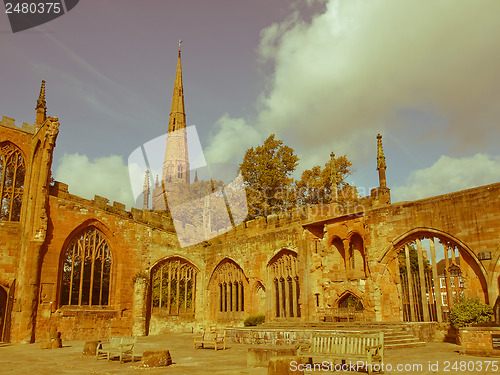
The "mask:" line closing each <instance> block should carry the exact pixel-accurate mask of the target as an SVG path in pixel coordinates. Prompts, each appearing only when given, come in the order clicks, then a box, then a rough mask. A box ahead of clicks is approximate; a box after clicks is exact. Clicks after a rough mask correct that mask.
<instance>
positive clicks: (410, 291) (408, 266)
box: [405, 245, 415, 322]
mask: <svg viewBox="0 0 500 375" xmlns="http://www.w3.org/2000/svg"><path fill="white" fill-rule="evenodd" d="M405 256H406V276H407V278H408V294H409V296H408V298H409V301H410V317H411V321H412V322H414V321H415V301H414V300H413V277H412V276H411V264H410V249H409V247H408V245H405Z"/></svg>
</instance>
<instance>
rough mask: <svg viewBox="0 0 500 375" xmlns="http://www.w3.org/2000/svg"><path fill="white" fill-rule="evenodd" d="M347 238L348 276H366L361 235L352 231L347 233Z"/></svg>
mask: <svg viewBox="0 0 500 375" xmlns="http://www.w3.org/2000/svg"><path fill="white" fill-rule="evenodd" d="M347 239H348V242H349V245H348V246H349V247H348V249H347V251H348V256H347V258H348V262H349V267H348V269H349V278H351V279H359V278H364V277H366V254H365V241H364V239H363V236H361V234H360V233H359V232H357V231H353V232H350V233H349V234H348V236H347Z"/></svg>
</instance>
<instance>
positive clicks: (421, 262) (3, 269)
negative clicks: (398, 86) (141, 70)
mask: <svg viewBox="0 0 500 375" xmlns="http://www.w3.org/2000/svg"><path fill="white" fill-rule="evenodd" d="M46 110H47V107H46V101H45V82H43V83H42V87H41V90H40V95H39V98H38V100H37V103H36V119H35V122H34V124H27V123H23V124H22V125H21V126H19V125H16V124H15V121H14V120H13V119H11V118H9V117H5V116H4V117H3V118H2V121H1V122H0V252H1V257H0V334H1V340H0V341H11V342H25V343H29V342H35V341H37V340H40V339H41V338H42V337H43V335H44V334H45V333H46V332H49V331H52V330H57V331H60V332H61V333H62V337H63V338H64V339H65V340H69V339H98V338H102V337H108V336H110V335H112V334H113V335H117V334H118V335H128V334H134V335H148V334H160V333H162V332H165V331H172V330H179V331H182V330H189V331H191V330H192V329H194V330H197V329H199V328H200V327H203V326H207V325H220V326H239V325H241V324H242V322H243V320H244V319H245V318H246V317H248V316H250V315H255V314H259V313H262V314H265V316H266V321H270V322H273V321H276V322H281V321H286V322H313V321H319V320H320V319H327V318H328V317H329V316H330V317H331V316H334V315H335V311H336V309H339V308H344V307H347V308H351V309H353V315H354V316H355V317H356V319H359V320H363V321H377V322H394V321H397V322H402V321H407V322H431V321H435V322H444V321H446V320H447V314H448V313H449V309H450V306H451V305H452V304H453V303H454V300H455V297H457V296H460V295H465V296H471V297H477V298H479V299H480V300H481V301H483V302H486V303H490V304H493V303H494V301H495V300H496V298H497V296H498V294H499V285H500V234H499V227H500V183H496V184H492V185H488V186H481V187H478V188H473V189H468V190H464V191H459V192H455V193H450V194H445V195H441V196H436V197H431V198H426V199H421V200H417V201H411V202H398V203H391V199H390V190H389V188H388V187H387V184H386V177H385V171H386V161H385V157H384V152H383V148H382V137H381V136H380V135H379V136H378V137H377V148H375V147H374V151H375V150H376V151H377V153H376V160H377V169H378V172H379V184H378V185H379V186H378V187H377V188H375V189H373V190H372V192H371V194H370V196H368V197H364V198H361V199H360V201H359V204H357V205H353V206H347V207H346V206H341V205H339V204H337V203H335V202H333V203H331V204H325V205H313V206H307V207H304V208H298V209H295V210H292V211H290V212H284V213H282V214H279V215H270V216H267V217H258V218H256V219H254V220H250V221H246V222H243V223H241V224H239V225H237V226H236V227H235V228H233V229H232V230H230V231H227V232H225V233H221V234H220V235H218V236H215V237H213V238H212V239H210V240H208V241H205V242H203V243H199V244H194V245H192V246H190V247H181V246H180V245H179V241H178V239H177V236H176V231H175V228H174V224H173V222H172V220H171V219H170V217H169V216H168V215H166V213H165V212H163V211H162V210H159V209H158V207H160V204H161V201H162V200H163V194H164V191H165V185H167V184H168V183H175V182H179V181H180V182H184V183H186V182H189V181H190V179H191V176H190V165H189V157H188V149H187V142H186V138H185V133H182V132H180V133H179V132H177V133H176V134H179V135H178V136H177V137H176V138H173V137H172V138H169V142H170V146H169V148H167V150H166V152H165V161H164V164H163V171H162V183H159V182H157V183H156V184H155V186H154V187H153V189H152V192H151V193H152V197H151V200H152V202H153V203H152V209H150V208H148V204H147V202H148V201H147V200H146V199H145V207H144V209H142V210H141V209H135V208H132V209H131V210H130V211H127V210H126V209H125V205H123V204H121V203H118V202H112V203H110V202H109V201H108V199H106V198H104V197H100V196H95V198H94V199H92V200H88V199H84V198H81V197H78V196H75V195H72V194H70V193H69V191H68V185H66V184H64V182H59V181H51V167H52V158H53V151H54V147H55V144H56V138H57V134H58V132H59V130H61V131H64V124H61V126H60V125H59V121H58V119H57V118H56V117H47V116H46ZM185 127H186V114H185V109H184V91H183V85H182V71H181V54H180V49H179V56H178V65H177V73H176V78H175V84H174V91H173V100H172V109H171V114H170V118H169V123H168V131H169V133H172V132H176V131H178V130H180V129H181V130H182V129H185ZM182 134H184V135H182ZM374 154H375V152H374ZM374 159H375V158H374ZM163 182H165V183H163ZM145 191H146V192H148V193H149V191H150V190H149V185H147V189H145ZM146 196H148V194H146ZM148 199H149V198H148Z"/></svg>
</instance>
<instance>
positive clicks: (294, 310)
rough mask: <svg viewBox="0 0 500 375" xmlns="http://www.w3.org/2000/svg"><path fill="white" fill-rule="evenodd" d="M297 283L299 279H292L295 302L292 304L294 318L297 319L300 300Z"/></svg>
mask: <svg viewBox="0 0 500 375" xmlns="http://www.w3.org/2000/svg"><path fill="white" fill-rule="evenodd" d="M297 281H298V277H295V278H293V279H292V289H293V301H292V304H293V316H294V317H297V316H298V313H297V312H298V309H297V307H298V303H299V301H298V298H297Z"/></svg>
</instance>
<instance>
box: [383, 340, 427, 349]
mask: <svg viewBox="0 0 500 375" xmlns="http://www.w3.org/2000/svg"><path fill="white" fill-rule="evenodd" d="M425 345H426V343H425V342H423V341H415V342H402V343H395V344H385V342H384V348H385V349H402V348H414V347H418V346H425Z"/></svg>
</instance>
